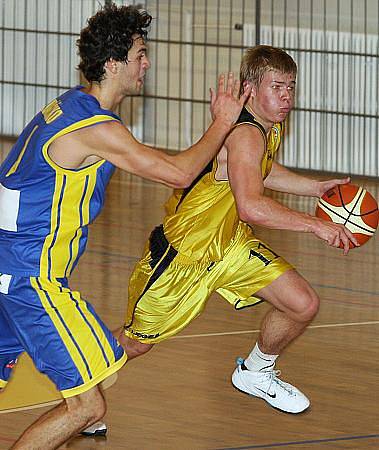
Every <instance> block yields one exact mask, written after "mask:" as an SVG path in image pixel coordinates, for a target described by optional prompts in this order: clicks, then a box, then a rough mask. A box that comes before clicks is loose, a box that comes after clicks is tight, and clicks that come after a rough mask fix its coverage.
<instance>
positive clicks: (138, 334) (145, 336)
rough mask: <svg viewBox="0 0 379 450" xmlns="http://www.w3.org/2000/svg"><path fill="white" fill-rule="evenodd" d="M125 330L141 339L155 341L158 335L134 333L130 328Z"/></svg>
mask: <svg viewBox="0 0 379 450" xmlns="http://www.w3.org/2000/svg"><path fill="white" fill-rule="evenodd" d="M125 329H126V330H127V331H129V332H130V333H132V334H134V336H137V337H139V338H141V339H155V338H157V337H158V336H159V335H160V333H157V334H145V333H140V332H139V331H134V330H133V329H132V328H125Z"/></svg>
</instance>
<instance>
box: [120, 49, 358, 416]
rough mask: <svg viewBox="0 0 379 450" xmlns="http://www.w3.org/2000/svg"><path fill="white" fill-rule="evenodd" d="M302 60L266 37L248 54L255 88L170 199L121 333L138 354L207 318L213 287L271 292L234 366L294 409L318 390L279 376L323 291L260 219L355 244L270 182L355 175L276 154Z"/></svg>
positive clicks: (136, 276) (245, 299)
mask: <svg viewBox="0 0 379 450" xmlns="http://www.w3.org/2000/svg"><path fill="white" fill-rule="evenodd" d="M296 73H297V67H296V64H295V62H294V61H293V59H292V58H291V57H290V56H289V55H288V54H287V53H285V52H284V51H282V50H280V49H277V48H273V47H269V46H258V47H255V48H252V49H249V50H248V51H247V52H246V54H245V56H244V57H243V59H242V63H241V70H240V82H241V84H242V85H243V83H244V82H246V81H249V82H251V83H252V91H251V96H250V98H249V100H248V101H247V103H246V105H245V107H244V109H243V111H242V113H241V116H240V118H239V120H238V121H237V124H236V125H235V127H234V129H233V131H232V132H231V133H230V134H229V135H228V137H227V139H226V141H225V145H224V147H223V148H222V150H221V151H220V153H219V154H218V155H217V157H216V158H215V159H214V161H213V162H212V163H210V164H209V165H208V166H207V167H206V169H205V170H203V172H202V173H201V175H200V176H199V177H198V178H197V179H196V180H195V181H194V182H193V183H192V184H191V186H190V187H188V188H186V189H184V190H176V191H175V192H174V194H173V195H172V196H171V198H170V199H169V200H168V202H167V204H166V216H165V218H164V220H163V224H162V225H161V226H159V227H157V228H156V229H155V230H154V231H153V232H152V234H151V236H150V239H149V241H148V242H147V244H146V249H145V253H144V255H143V257H142V259H141V260H140V261H139V262H138V263H137V265H136V267H135V269H134V272H133V273H132V275H131V278H130V283H129V298H128V311H127V316H126V320H125V325H124V329H123V330H121V331H120V336H119V340H120V342H121V344H122V345H123V346H124V348H125V350H126V352H127V354H128V357H129V358H133V357H136V356H139V355H141V354H143V353H146V352H147V351H148V350H150V349H151V348H152V347H153V345H154V344H156V343H158V342H161V341H162V340H164V339H167V338H168V337H170V336H173V335H175V334H176V333H178V332H180V331H181V330H182V329H183V328H184V327H185V326H186V325H188V324H189V323H190V322H191V321H192V320H193V319H195V318H196V317H198V316H199V315H200V314H201V312H202V311H203V309H204V308H205V305H206V303H207V301H208V299H209V297H210V295H211V294H212V293H213V292H217V293H218V294H220V295H221V296H222V297H223V298H224V299H225V300H226V301H227V302H229V303H230V304H231V305H232V306H233V307H234V309H236V310H242V309H244V310H245V311H246V307H249V306H253V305H256V304H258V303H260V302H261V301H262V300H265V301H267V302H269V303H270V304H271V306H272V308H271V309H270V311H269V312H268V313H267V315H266V316H265V317H264V319H263V322H262V325H261V332H260V335H259V338H258V341H257V343H256V345H255V347H254V349H253V350H252V351H251V353H250V354H249V355H248V356H247V358H246V359H245V360H241V361H240V363H239V364H238V365H237V367H236V368H235V370H234V372H233V375H232V383H233V385H234V386H235V387H236V388H237V389H238V390H240V391H242V392H245V393H247V394H250V395H252V396H254V397H259V398H262V399H264V400H265V401H267V402H268V403H269V404H270V405H271V406H273V407H275V408H277V409H279V410H281V411H285V412H288V413H293V414H296V413H300V412H302V411H304V410H306V409H307V408H308V407H309V404H310V402H309V400H308V398H307V397H306V396H305V395H304V394H303V393H302V392H301V391H300V390H299V389H297V388H296V387H294V386H292V385H291V384H290V383H288V382H285V381H283V380H282V379H280V378H279V372H278V371H277V370H275V361H276V359H277V357H278V355H279V354H280V353H282V351H283V350H284V349H285V348H286V347H287V346H288V345H289V344H290V343H291V342H292V341H293V340H294V339H296V338H297V337H298V336H300V335H301V334H302V333H303V331H304V330H305V328H306V327H307V325H308V324H309V323H310V322H311V321H312V320H313V318H314V317H315V315H316V313H317V311H318V307H319V298H318V296H317V294H316V292H315V291H314V290H313V289H312V287H311V286H310V285H309V283H308V282H307V281H306V280H305V279H304V278H303V277H302V276H301V275H300V274H299V273H298V272H297V271H296V270H295V269H294V268H293V267H292V266H291V265H290V264H289V263H288V262H287V261H285V260H284V259H283V258H282V257H280V255H278V254H277V253H276V252H275V251H274V250H273V249H271V248H270V246H269V245H268V244H266V243H265V242H262V241H260V240H259V239H258V238H257V237H256V236H255V234H254V231H253V228H252V227H253V226H254V225H256V224H257V225H260V226H264V227H268V228H274V229H281V230H292V231H297V232H307V233H312V234H313V235H315V236H316V237H318V238H320V239H322V240H323V241H325V242H326V243H327V244H329V245H331V246H334V247H339V246H340V244H343V247H344V254H347V252H348V251H349V242H350V240H351V241H352V242H353V243H354V245H357V241H356V239H355V238H354V236H353V235H352V233H351V232H350V231H349V230H348V229H347V228H345V227H344V226H343V225H340V224H334V223H331V222H326V221H324V220H321V219H319V218H317V217H314V216H311V215H309V214H305V213H301V212H298V211H294V210H291V209H289V208H287V207H285V206H284V205H282V204H280V203H278V202H277V201H276V200H274V199H272V198H270V197H268V196H265V195H264V189H265V188H270V189H272V190H276V191H282V192H287V193H292V194H296V195H306V196H314V197H320V196H321V195H322V194H323V193H324V192H326V191H327V190H329V189H331V188H332V187H334V186H336V185H338V184H344V183H348V182H349V179H348V178H345V179H341V180H338V179H333V180H327V181H316V180H311V179H309V178H306V177H304V176H302V175H299V174H296V173H293V172H291V171H289V170H288V169H286V168H284V167H283V166H282V165H280V164H279V163H277V162H275V161H274V157H275V153H276V151H277V149H278V147H279V145H280V141H281V138H282V132H283V127H282V123H283V121H284V120H285V119H286V117H287V114H288V113H289V112H290V110H291V109H292V108H293V105H294V98H295V82H296Z"/></svg>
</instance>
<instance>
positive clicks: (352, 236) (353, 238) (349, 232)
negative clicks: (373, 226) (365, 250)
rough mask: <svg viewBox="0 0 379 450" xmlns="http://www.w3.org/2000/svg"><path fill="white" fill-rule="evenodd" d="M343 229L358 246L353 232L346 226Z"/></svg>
mask: <svg viewBox="0 0 379 450" xmlns="http://www.w3.org/2000/svg"><path fill="white" fill-rule="evenodd" d="M344 231H345V233H346V235H347V237H348V239H349V240H350V241H351V242H352V243H353V244H354V245H355V246H356V247H360V243H359V242H358V241H357V238H356V237H355V236H354V234H353V233H352V232H351V231H350V230H349V229H348V228H346V227H344Z"/></svg>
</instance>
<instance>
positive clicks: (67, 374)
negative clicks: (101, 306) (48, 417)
mask: <svg viewBox="0 0 379 450" xmlns="http://www.w3.org/2000/svg"><path fill="white" fill-rule="evenodd" d="M6 297H7V298H6V302H3V307H4V308H5V309H6V314H7V315H8V317H10V318H11V320H12V326H13V328H14V329H15V331H16V333H17V337H18V339H19V341H20V343H21V344H22V346H23V348H24V349H25V350H26V351H27V352H28V353H29V355H30V356H31V358H32V360H33V362H34V364H35V365H36V367H37V369H38V370H39V371H40V372H42V373H45V374H46V375H47V376H48V377H49V378H50V379H51V380H52V381H53V382H54V383H55V385H56V386H57V388H58V390H60V391H61V392H62V395H63V396H64V397H70V396H73V395H77V394H79V393H81V392H85V391H86V390H88V389H90V388H91V387H93V386H94V385H96V384H98V383H99V382H101V381H102V380H103V379H105V378H106V377H108V376H109V375H111V374H112V373H113V372H115V371H116V370H118V368H120V367H121V366H122V365H123V364H124V362H125V361H126V355H125V354H124V352H123V350H122V348H121V346H119V345H118V343H117V341H116V339H115V338H114V337H113V335H112V333H111V332H110V330H108V328H107V327H106V326H105V325H104V324H103V322H102V321H101V319H100V318H99V317H98V316H97V314H96V312H95V311H94V309H93V307H92V306H91V305H90V304H89V303H87V302H86V301H85V300H83V299H82V298H81V296H80V294H79V292H76V291H72V290H70V288H69V287H68V285H67V281H66V280H47V279H42V278H19V277H13V278H12V281H11V283H10V287H9V291H8V293H7V295H6Z"/></svg>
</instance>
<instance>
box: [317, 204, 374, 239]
mask: <svg viewBox="0 0 379 450" xmlns="http://www.w3.org/2000/svg"><path fill="white" fill-rule="evenodd" d="M320 203H321V205H322V206H324V207H325V208H326V209H327V210H328V211H330V212H332V213H333V214H335V215H336V216H338V217H340V218H341V219H343V220H345V224H346V223H351V224H352V225H354V226H356V227H357V228H360V229H361V230H364V231H367V232H368V233H372V230H369V229H367V228H364V227H362V226H361V225H358V224H356V223H354V222H351V221H350V220H349V219H345V217H343V216H341V215H340V214H338V212H336V211H334V210H333V209H332V208H329V207H328V205H329V204H328V203H327V202H325V203H324V200H321V199H320ZM346 211H347V210H346ZM347 212H348V211H347ZM358 217H359V216H358Z"/></svg>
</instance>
